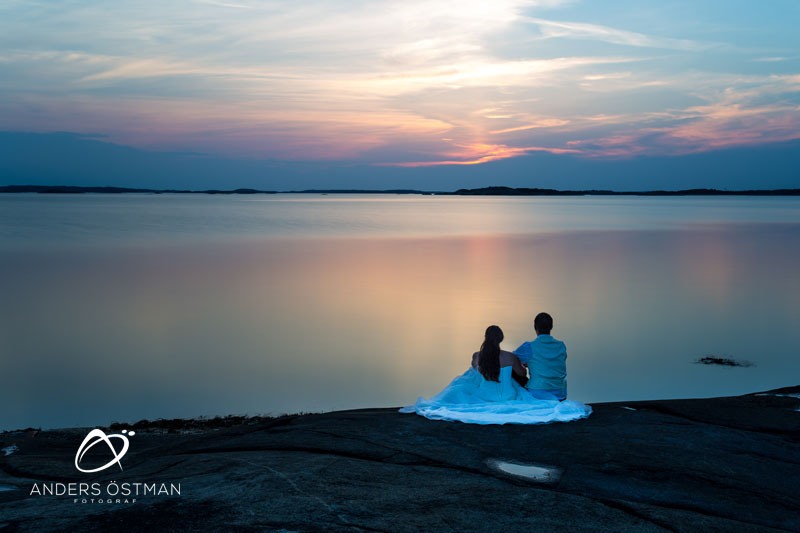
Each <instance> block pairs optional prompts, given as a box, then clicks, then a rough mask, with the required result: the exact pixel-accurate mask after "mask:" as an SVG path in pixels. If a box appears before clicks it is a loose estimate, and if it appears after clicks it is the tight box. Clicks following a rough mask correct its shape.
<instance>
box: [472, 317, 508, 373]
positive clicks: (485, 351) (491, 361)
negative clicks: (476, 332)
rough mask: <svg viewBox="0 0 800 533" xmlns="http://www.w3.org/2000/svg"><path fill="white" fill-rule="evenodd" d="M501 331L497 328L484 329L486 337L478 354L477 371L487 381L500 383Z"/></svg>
mask: <svg viewBox="0 0 800 533" xmlns="http://www.w3.org/2000/svg"><path fill="white" fill-rule="evenodd" d="M501 342H503V330H502V329H500V327H498V326H489V327H488V328H486V335H485V336H484V339H483V344H481V351H480V352H478V371H479V372H480V373H481V374H483V377H484V378H486V379H487V380H488V381H500V343H501Z"/></svg>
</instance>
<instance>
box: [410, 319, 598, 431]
mask: <svg viewBox="0 0 800 533" xmlns="http://www.w3.org/2000/svg"><path fill="white" fill-rule="evenodd" d="M502 341H503V331H502V330H501V329H500V328H499V327H498V326H489V327H488V328H487V329H486V334H485V337H484V341H483V344H482V345H481V349H480V351H477V352H475V353H474V354H472V365H471V366H470V368H469V369H468V370H467V371H466V372H464V373H463V374H461V375H460V376H458V377H457V378H455V379H454V380H453V381H452V382H451V383H450V384H449V385H448V386H447V387H445V389H444V390H443V391H442V392H440V393H439V394H437V395H436V396H434V397H433V398H431V399H430V400H425V399H423V398H420V399H419V400H417V403H415V404H414V405H411V406H408V407H403V408H402V409H400V412H403V413H417V414H419V415H422V416H424V417H426V418H430V419H433V420H456V421H460V422H467V423H472V424H543V423H547V422H569V421H571V420H578V419H580V418H586V417H587V416H589V415H590V414H591V412H592V408H591V407H589V406H588V405H584V404H582V403H580V402H575V401H571V400H565V401H558V400H554V399H538V398H536V397H535V396H534V395H532V394H531V393H530V392H529V391H528V390H527V389H526V388H524V387H522V386H521V385H520V384H519V383H517V381H516V380H515V379H514V378H513V377H512V373H516V374H518V375H520V376H525V375H527V372H526V371H525V368H524V367H523V366H522V364H521V363H520V362H519V359H517V356H516V355H514V354H513V353H511V352H507V351H505V350H502V349H501V348H500V343H501V342H502Z"/></svg>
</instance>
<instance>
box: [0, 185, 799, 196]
mask: <svg viewBox="0 0 800 533" xmlns="http://www.w3.org/2000/svg"><path fill="white" fill-rule="evenodd" d="M0 193H39V194H84V193H104V194H122V193H150V194H170V193H171V194H175V193H181V194H421V195H451V196H452V195H456V196H612V195H613V196H620V195H622V196H800V189H748V190H733V191H731V190H724V189H683V190H677V191H666V190H654V191H611V190H602V189H589V190H558V189H538V188H527V187H505V186H491V187H480V188H477V189H458V190H456V191H451V192H448V191H422V190H416V189H374V190H373V189H305V190H299V191H265V190H259V189H229V190H221V189H205V190H188V189H141V188H129V187H80V186H74V185H3V186H0Z"/></svg>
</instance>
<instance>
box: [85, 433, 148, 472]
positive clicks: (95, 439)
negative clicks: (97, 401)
mask: <svg viewBox="0 0 800 533" xmlns="http://www.w3.org/2000/svg"><path fill="white" fill-rule="evenodd" d="M125 433H127V436H126V435H125ZM134 435H135V432H133V431H128V430H127V429H123V430H122V433H111V434H110V435H106V434H105V432H104V431H103V430H102V429H93V430H91V431H90V432H89V434H88V435H86V438H84V439H83V442H82V443H81V445H80V447H79V448H78V452H77V453H76V454H75V468H77V469H78V470H80V471H81V472H86V473H87V474H91V473H93V472H100V471H101V470H105V469H106V468H109V467H110V466H111V465H113V464H116V465H117V466H119V469H120V470H122V463H121V462H120V461H121V460H122V458H123V457H125V454H126V453H128V447H129V446H130V441H128V437H133V436H134ZM111 439H119V440H121V441H122V447H121V448H120V449H119V450H117V449H116V448H115V447H114V445H113V444H112V443H111ZM101 442H104V443H105V444H106V446H108V449H109V450H110V451H111V455H113V456H114V457H113V459H111V460H110V461H109V462H107V463H106V464H104V465H103V466H99V467H97V468H89V469H85V468H81V460H82V459H83V456H84V455H86V452H88V451H89V450H91V449H92V448H93V447H94V446H95V445H96V444H99V443H101Z"/></svg>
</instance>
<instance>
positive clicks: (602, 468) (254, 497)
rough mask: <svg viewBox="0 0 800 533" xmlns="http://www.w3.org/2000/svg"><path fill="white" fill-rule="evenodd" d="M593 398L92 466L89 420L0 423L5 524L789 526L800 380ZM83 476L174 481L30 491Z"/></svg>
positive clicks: (171, 432) (191, 436)
mask: <svg viewBox="0 0 800 533" xmlns="http://www.w3.org/2000/svg"><path fill="white" fill-rule="evenodd" d="M592 407H593V410H594V412H593V414H592V415H591V416H590V417H589V418H588V419H584V420H579V421H576V422H569V423H555V424H545V425H532V426H523V425H504V426H478V425H470V424H462V423H458V422H441V421H431V420H427V419H425V418H423V417H420V416H417V415H414V414H402V413H399V412H397V409H394V408H392V409H357V410H350V411H337V412H330V413H322V414H304V415H287V416H282V417H277V418H271V419H270V418H264V419H241V420H235V419H227V422H224V423H220V424H218V425H217V427H214V425H213V424H206V425H205V426H204V425H203V424H199V425H197V426H196V427H183V428H181V427H173V428H171V429H170V428H165V427H163V426H162V427H158V425H157V424H155V425H151V426H147V425H146V424H144V425H139V426H138V428H137V429H136V430H135V434H134V435H133V436H130V438H129V440H130V449H129V451H128V453H127V454H126V455H125V456H124V457H123V458H122V459H121V462H120V465H116V464H115V465H112V467H110V468H108V469H106V470H103V471H101V472H97V473H82V472H80V471H78V470H77V469H76V467H75V462H74V459H75V454H76V451H77V449H78V446H79V445H80V444H81V442H82V440H83V439H84V437H85V436H86V434H87V432H88V431H89V429H91V428H71V429H59V430H46V431H36V430H21V431H9V432H4V433H0V450H3V453H0V531H4V532H5V531H114V530H125V531H145V530H146V531H161V530H170V531H198V530H201V531H220V530H224V531H281V530H282V531H320V530H342V531H505V530H522V529H526V530H533V531H587V530H595V531H596V530H607V531H701V530H702V531H800V494H799V493H798V491H797V488H796V480H797V479H800V410H799V409H800V386H794V387H786V388H783V389H776V390H772V391H766V392H760V393H753V394H747V395H743V396H734V397H723V398H709V399H694V400H652V401H634V402H616V403H599V404H592ZM131 427H132V426H124V425H116V426H114V427H110V428H105V431H106V432H107V433H109V434H111V433H118V432H121V431H122V429H123V428H131ZM126 431H130V429H126ZM106 451H108V450H107V449H106ZM123 465H124V469H121V467H122V466H123ZM118 466H119V467H118ZM80 483H84V484H87V485H88V486H91V485H92V484H98V485H99V486H102V487H106V486H110V485H109V484H111V483H113V484H116V485H117V486H120V485H122V484H124V483H129V484H132V483H149V484H155V485H161V484H166V486H169V484H178V485H179V486H180V491H179V494H175V493H172V494H146V495H140V496H139V497H137V498H135V501H130V499H134V498H129V499H128V502H127V503H125V502H124V501H120V502H117V501H111V502H110V503H109V502H106V501H103V502H97V501H89V500H92V496H91V495H83V496H69V495H67V494H65V495H50V494H40V492H42V487H43V486H44V485H47V484H49V486H50V487H51V488H52V487H60V486H63V487H65V489H64V490H67V489H68V487H69V486H70V484H72V485H74V486H75V487H78V486H79V484H80ZM59 484H60V485H59ZM34 486H36V488H35V489H34ZM76 490H77V489H76ZM97 499H102V497H101V498H97ZM117 499H119V498H118V497H116V498H114V499H112V500H117ZM84 500H85V502H84Z"/></svg>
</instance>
